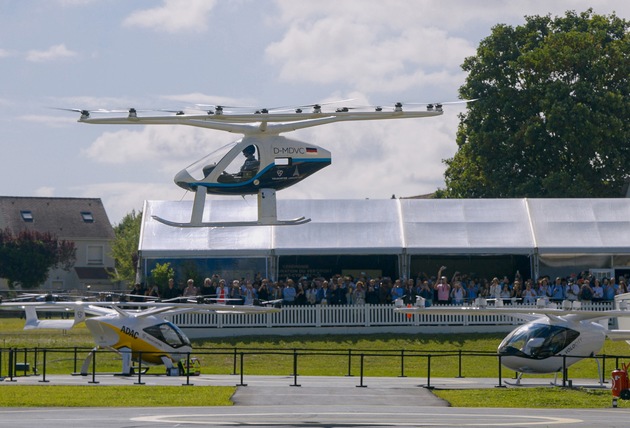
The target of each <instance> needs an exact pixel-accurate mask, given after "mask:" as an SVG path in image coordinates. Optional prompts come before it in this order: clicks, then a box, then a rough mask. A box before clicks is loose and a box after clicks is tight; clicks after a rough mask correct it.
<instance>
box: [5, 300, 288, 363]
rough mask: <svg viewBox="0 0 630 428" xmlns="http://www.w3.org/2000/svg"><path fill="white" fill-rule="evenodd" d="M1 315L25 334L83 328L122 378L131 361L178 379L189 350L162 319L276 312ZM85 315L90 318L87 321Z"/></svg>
mask: <svg viewBox="0 0 630 428" xmlns="http://www.w3.org/2000/svg"><path fill="white" fill-rule="evenodd" d="M0 309H5V310H14V311H15V310H23V311H24V313H25V315H26V324H25V326H24V329H25V330H28V329H61V330H68V329H70V328H72V327H74V326H75V325H77V324H79V323H81V322H85V325H86V326H87V328H88V329H89V331H90V333H91V334H92V337H93V338H94V342H95V344H96V347H95V348H94V350H96V349H99V348H105V349H110V350H113V351H115V352H117V353H119V354H120V355H121V356H122V374H123V375H131V374H132V371H133V368H132V362H133V361H142V363H145V364H151V365H160V364H163V365H164V366H165V367H166V373H167V374H168V375H177V374H179V371H180V370H179V367H178V363H179V362H180V361H181V360H182V359H185V358H189V357H190V353H191V351H192V346H191V344H190V340H189V339H188V337H186V335H185V334H184V333H183V332H182V331H181V330H180V329H179V328H178V327H177V326H176V325H175V324H173V323H172V322H170V321H168V320H166V319H165V318H164V316H168V315H175V314H180V313H185V312H195V313H213V312H214V313H235V314H261V313H272V312H279V311H280V309H279V308H275V307H268V306H249V305H227V304H220V303H195V302H190V303H160V302H152V303H145V302H129V301H124V302H84V301H76V302H45V301H44V302H5V303H0ZM38 311H45V312H66V311H67V312H74V319H43V320H40V319H39V317H38V314H37V312H38ZM88 315H92V316H90V317H88ZM92 356H93V352H90V354H89V355H88V357H87V358H86V359H85V361H84V362H83V366H82V368H81V374H84V375H86V374H88V370H89V367H90V363H91V360H92Z"/></svg>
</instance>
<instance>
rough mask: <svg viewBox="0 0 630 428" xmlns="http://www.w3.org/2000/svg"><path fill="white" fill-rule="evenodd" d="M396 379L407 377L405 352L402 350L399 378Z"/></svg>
mask: <svg viewBox="0 0 630 428" xmlns="http://www.w3.org/2000/svg"><path fill="white" fill-rule="evenodd" d="M398 377H407V376H405V350H404V349H402V350H401V351H400V376H398Z"/></svg>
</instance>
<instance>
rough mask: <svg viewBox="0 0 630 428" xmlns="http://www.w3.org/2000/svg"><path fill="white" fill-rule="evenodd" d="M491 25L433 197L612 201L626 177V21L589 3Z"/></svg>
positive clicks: (629, 112) (629, 63) (473, 60)
mask: <svg viewBox="0 0 630 428" xmlns="http://www.w3.org/2000/svg"><path fill="white" fill-rule="evenodd" d="M525 20H526V22H525V24H524V25H521V26H518V27H516V28H513V27H511V26H508V25H503V24H500V25H497V26H495V27H494V28H493V29H492V33H491V35H490V36H488V37H487V38H486V39H484V40H483V41H482V42H481V43H480V45H479V47H478V49H477V53H476V55H475V56H472V57H469V58H466V60H465V61H464V64H463V66H462V67H463V69H464V70H465V71H467V72H468V73H469V75H468V78H467V80H466V83H465V84H464V85H463V86H462V87H461V88H460V94H461V96H462V97H463V98H466V99H471V98H479V100H478V101H477V102H475V103H472V104H469V109H468V111H467V112H466V113H465V114H462V115H461V116H460V124H459V129H458V134H457V144H458V147H459V148H458V151H457V153H456V154H455V156H454V157H453V158H451V159H447V160H445V163H446V165H447V169H446V172H445V182H446V188H445V189H443V190H440V191H439V192H438V197H454V198H478V197H486V198H489V197H617V196H621V195H622V190H623V189H624V184H625V182H626V181H627V180H628V179H629V172H628V168H627V165H629V164H630V128H629V126H630V99H629V98H628V96H629V94H630V78H629V77H628V76H630V33H629V31H628V30H629V22H628V21H625V20H623V19H620V18H618V17H617V16H615V15H614V14H613V15H610V16H601V15H597V14H594V13H593V11H592V10H591V9H589V10H588V11H586V12H583V13H581V14H579V15H578V14H576V13H575V12H567V13H566V14H565V16H561V17H555V18H552V17H551V16H530V17H526V18H525Z"/></svg>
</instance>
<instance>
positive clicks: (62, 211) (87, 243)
mask: <svg viewBox="0 0 630 428" xmlns="http://www.w3.org/2000/svg"><path fill="white" fill-rule="evenodd" d="M6 228H8V229H9V230H11V231H12V232H13V233H18V232H20V231H21V230H24V229H27V230H32V231H37V232H42V233H46V232H48V233H51V234H52V235H54V236H56V237H57V239H59V240H66V241H72V242H74V245H75V247H76V249H77V252H76V262H75V264H74V267H73V268H72V269H71V270H70V271H64V270H63V269H53V270H51V272H50V274H49V276H48V279H47V281H46V282H45V283H44V284H42V285H41V287H40V288H41V289H43V290H86V289H88V286H90V287H89V288H91V289H93V290H100V289H112V288H115V285H114V284H113V282H112V280H111V276H110V272H113V270H114V259H113V258H112V256H111V244H112V241H113V240H114V237H115V235H114V229H113V228H112V225H111V223H110V222H109V219H108V218H107V213H106V212H105V208H104V207H103V203H102V202H101V200H100V199H98V198H48V197H19V196H0V229H2V230H4V229H6ZM7 288H8V285H7V281H6V280H4V279H0V289H7Z"/></svg>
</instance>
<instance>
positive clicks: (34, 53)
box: [26, 44, 77, 62]
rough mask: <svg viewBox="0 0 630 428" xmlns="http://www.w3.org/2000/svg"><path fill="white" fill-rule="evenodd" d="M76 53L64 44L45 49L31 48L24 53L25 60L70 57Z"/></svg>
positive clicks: (50, 59) (51, 59) (38, 60)
mask: <svg viewBox="0 0 630 428" xmlns="http://www.w3.org/2000/svg"><path fill="white" fill-rule="evenodd" d="M76 55H77V53H76V52H74V51H71V50H70V49H68V48H67V47H66V45H64V44H60V45H54V46H51V47H50V48H48V49H47V50H45V51H38V50H31V51H28V52H27V54H26V60H27V61H31V62H48V61H55V60H57V59H61V58H71V57H73V56H76Z"/></svg>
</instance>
